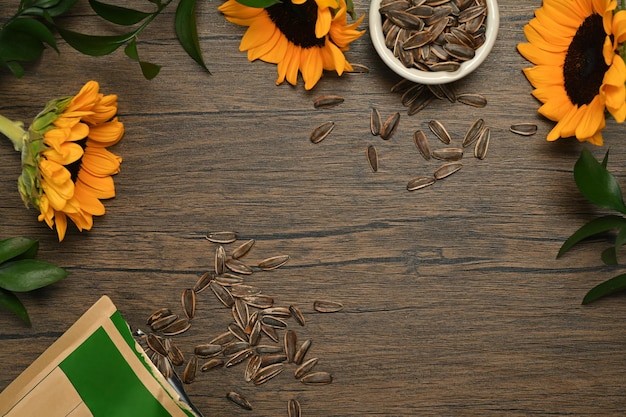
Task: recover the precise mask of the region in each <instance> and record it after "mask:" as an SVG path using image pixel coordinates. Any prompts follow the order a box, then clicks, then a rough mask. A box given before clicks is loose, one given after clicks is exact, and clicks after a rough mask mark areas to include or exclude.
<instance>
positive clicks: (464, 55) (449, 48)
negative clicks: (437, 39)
mask: <svg viewBox="0 0 626 417" xmlns="http://www.w3.org/2000/svg"><path fill="white" fill-rule="evenodd" d="M443 49H444V50H445V51H446V52H447V53H449V54H450V55H451V56H453V57H454V58H456V59H458V60H460V61H469V60H470V59H472V58H474V55H476V51H475V50H474V48H472V47H469V46H465V45H461V44H460V43H446V44H445V45H443Z"/></svg>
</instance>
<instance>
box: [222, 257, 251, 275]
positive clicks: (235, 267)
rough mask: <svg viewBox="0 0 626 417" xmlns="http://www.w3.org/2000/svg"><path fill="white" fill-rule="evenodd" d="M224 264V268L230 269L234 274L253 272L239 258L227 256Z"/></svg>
mask: <svg viewBox="0 0 626 417" xmlns="http://www.w3.org/2000/svg"><path fill="white" fill-rule="evenodd" d="M225 265H226V268H228V269H230V270H231V271H233V272H234V273H236V274H242V275H250V274H252V272H253V271H252V268H250V267H249V266H248V265H246V264H245V263H243V262H241V261H240V260H239V259H233V258H228V259H226V262H225Z"/></svg>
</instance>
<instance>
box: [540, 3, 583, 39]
mask: <svg viewBox="0 0 626 417" xmlns="http://www.w3.org/2000/svg"><path fill="white" fill-rule="evenodd" d="M535 18H536V19H537V21H539V22H540V23H541V25H542V26H543V27H545V28H546V29H548V30H550V31H552V32H554V33H559V34H562V36H565V37H573V36H574V35H575V34H576V30H577V29H578V26H577V27H570V26H566V25H562V24H561V23H559V22H558V21H557V20H555V19H554V18H553V16H552V15H551V14H550V12H549V11H547V10H546V9H544V8H543V7H540V8H539V9H537V10H535ZM579 24H580V22H579Z"/></svg>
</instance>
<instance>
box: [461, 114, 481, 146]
mask: <svg viewBox="0 0 626 417" xmlns="http://www.w3.org/2000/svg"><path fill="white" fill-rule="evenodd" d="M484 126H485V121H484V120H483V119H476V120H475V121H474V123H472V125H471V126H470V127H469V129H468V130H467V132H466V133H465V136H464V137H463V147H464V148H465V147H467V146H470V145H471V144H473V143H474V142H476V140H478V137H479V136H480V132H482V130H483V127H484Z"/></svg>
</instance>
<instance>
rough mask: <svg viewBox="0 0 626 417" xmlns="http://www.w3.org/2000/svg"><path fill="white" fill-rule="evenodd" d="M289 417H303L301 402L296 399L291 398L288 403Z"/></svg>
mask: <svg viewBox="0 0 626 417" xmlns="http://www.w3.org/2000/svg"><path fill="white" fill-rule="evenodd" d="M287 416H288V417H302V406H301V405H300V401H298V400H296V399H295V398H291V399H290V400H289V401H288V402H287Z"/></svg>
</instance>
